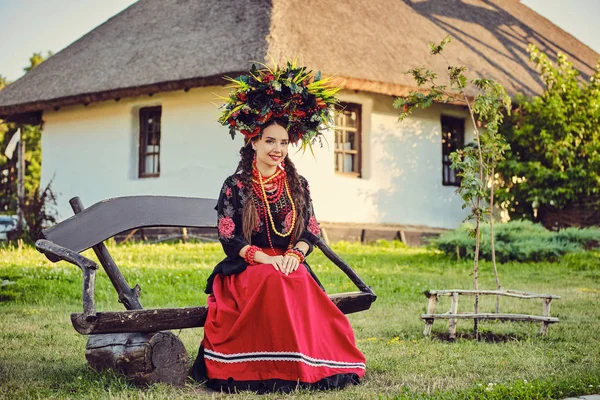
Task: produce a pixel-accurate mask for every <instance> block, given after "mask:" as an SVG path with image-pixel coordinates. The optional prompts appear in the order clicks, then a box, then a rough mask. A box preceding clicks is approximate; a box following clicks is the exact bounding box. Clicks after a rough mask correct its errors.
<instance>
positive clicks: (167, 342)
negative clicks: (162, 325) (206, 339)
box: [85, 331, 189, 386]
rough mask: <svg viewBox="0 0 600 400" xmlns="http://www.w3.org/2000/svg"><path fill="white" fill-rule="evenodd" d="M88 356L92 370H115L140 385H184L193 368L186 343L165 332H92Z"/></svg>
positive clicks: (88, 344) (88, 345)
mask: <svg viewBox="0 0 600 400" xmlns="http://www.w3.org/2000/svg"><path fill="white" fill-rule="evenodd" d="M85 358H86V359H87V360H88V364H89V366H90V367H91V368H92V369H94V370H96V371H103V370H105V369H111V370H113V371H115V372H116V373H117V374H120V375H122V376H124V377H125V378H127V379H130V380H132V381H133V382H134V383H135V384H136V385H148V384H152V383H157V382H162V383H168V384H171V385H175V386H183V385H184V383H185V381H186V379H187V376H188V371H189V361H188V355H187V351H186V350H185V347H184V346H183V343H182V342H181V340H179V338H178V337H177V336H175V335H174V334H172V333H171V332H165V331H163V332H152V333H118V334H106V335H90V337H89V339H88V342H87V346H86V349H85Z"/></svg>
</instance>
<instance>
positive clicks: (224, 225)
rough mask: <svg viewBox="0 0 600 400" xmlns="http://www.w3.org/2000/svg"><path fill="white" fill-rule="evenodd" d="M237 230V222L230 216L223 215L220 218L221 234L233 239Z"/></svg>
mask: <svg viewBox="0 0 600 400" xmlns="http://www.w3.org/2000/svg"><path fill="white" fill-rule="evenodd" d="M233 232H235V222H233V220H232V219H231V218H230V217H223V218H220V219H219V235H221V236H223V237H225V238H227V239H231V238H232V237H233Z"/></svg>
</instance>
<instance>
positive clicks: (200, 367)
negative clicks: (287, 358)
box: [191, 346, 360, 394]
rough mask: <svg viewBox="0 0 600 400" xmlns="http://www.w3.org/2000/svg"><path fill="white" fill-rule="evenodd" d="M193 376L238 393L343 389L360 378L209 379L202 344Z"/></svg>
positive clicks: (352, 376) (223, 389)
mask: <svg viewBox="0 0 600 400" xmlns="http://www.w3.org/2000/svg"><path fill="white" fill-rule="evenodd" d="M191 376H192V378H194V380H195V381H197V382H200V383H206V386H207V387H209V388H210V389H213V390H216V391H220V392H226V393H236V392H239V391H242V390H250V391H253V392H256V393H258V394H264V393H290V392H292V391H294V390H296V389H309V390H332V389H343V388H344V387H346V386H348V385H358V384H359V383H360V379H359V377H358V375H356V374H354V373H350V374H336V375H331V376H328V377H325V378H323V379H321V380H319V381H317V382H314V383H307V382H297V381H288V380H284V379H267V380H262V381H236V380H234V379H233V378H229V379H227V380H223V379H208V377H207V376H206V364H205V363H204V348H203V347H202V346H200V349H199V350H198V357H196V361H194V365H193V366H192V371H191Z"/></svg>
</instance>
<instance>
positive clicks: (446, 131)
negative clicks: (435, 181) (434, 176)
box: [442, 116, 465, 186]
mask: <svg viewBox="0 0 600 400" xmlns="http://www.w3.org/2000/svg"><path fill="white" fill-rule="evenodd" d="M464 144H465V120H464V119H462V118H453V117H446V116H442V184H443V185H445V186H459V185H460V177H458V176H457V175H456V171H455V170H453V169H452V168H450V165H451V164H452V161H450V153H452V152H454V151H456V150H458V149H460V148H462V147H463V146H464Z"/></svg>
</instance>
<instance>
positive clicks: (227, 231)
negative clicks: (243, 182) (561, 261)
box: [216, 177, 248, 259]
mask: <svg viewBox="0 0 600 400" xmlns="http://www.w3.org/2000/svg"><path fill="white" fill-rule="evenodd" d="M239 182H240V181H239V180H237V178H235V177H230V178H227V180H225V183H224V184H223V188H222V189H221V193H220V195H219V200H218V202H217V207H216V210H217V218H218V225H217V226H218V229H219V241H220V242H221V245H222V246H223V250H224V251H225V254H226V255H227V257H228V258H230V259H234V258H235V257H239V258H240V259H242V258H241V257H240V255H239V254H240V250H241V249H242V248H243V247H244V246H246V245H248V242H247V241H246V239H245V238H244V234H243V231H242V199H241V193H240V190H239V189H240V188H239V186H238V185H239Z"/></svg>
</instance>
